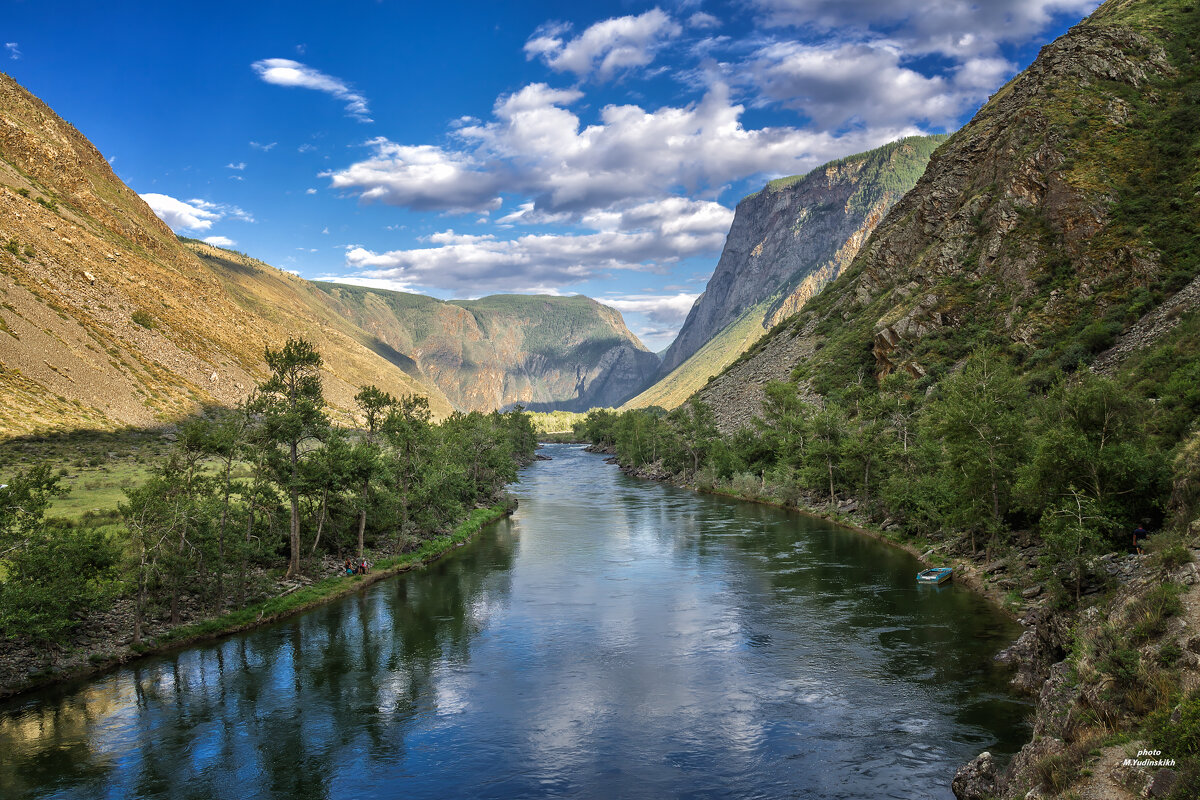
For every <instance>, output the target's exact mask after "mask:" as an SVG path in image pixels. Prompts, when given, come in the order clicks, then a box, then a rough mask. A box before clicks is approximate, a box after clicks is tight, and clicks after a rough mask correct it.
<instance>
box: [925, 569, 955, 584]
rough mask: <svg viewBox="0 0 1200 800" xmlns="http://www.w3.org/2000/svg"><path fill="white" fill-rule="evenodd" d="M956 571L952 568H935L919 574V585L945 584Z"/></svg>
mask: <svg viewBox="0 0 1200 800" xmlns="http://www.w3.org/2000/svg"><path fill="white" fill-rule="evenodd" d="M953 573H954V570H953V569H951V568H950V567H933V568H932V569H927V570H925V571H924V572H918V573H917V583H945V582H946V581H948V580H950V576H951V574H953Z"/></svg>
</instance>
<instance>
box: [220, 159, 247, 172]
mask: <svg viewBox="0 0 1200 800" xmlns="http://www.w3.org/2000/svg"><path fill="white" fill-rule="evenodd" d="M245 168H246V162H245V161H239V162H238V163H236V164H233V163H229V164H226V165H225V169H236V170H243V169H245Z"/></svg>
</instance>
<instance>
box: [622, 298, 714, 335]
mask: <svg viewBox="0 0 1200 800" xmlns="http://www.w3.org/2000/svg"><path fill="white" fill-rule="evenodd" d="M699 296H700V295H698V294H688V293H686V292H680V293H678V294H668V295H660V294H630V295H624V296H617V297H605V298H603V299H602V300H601V302H602V303H604V304H605V305H609V306H612V307H613V308H615V309H617V310H618V311H620V312H622V313H625V314H630V313H632V314H645V315H646V316H647V317H649V318H650V319H652V320H653V321H654V322H656V323H658V324H659V325H661V326H663V327H674V328H676V329H678V328H679V327H680V326H681V325H683V321H684V320H685V319H687V315H688V312H689V311H691V310H692V304H694V303H695V302H696V298H697V297H699Z"/></svg>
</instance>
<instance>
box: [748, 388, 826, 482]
mask: <svg viewBox="0 0 1200 800" xmlns="http://www.w3.org/2000/svg"><path fill="white" fill-rule="evenodd" d="M764 395H765V396H764V397H763V416H762V418H761V419H759V418H758V417H755V418H754V425H755V428H757V429H758V430H759V431H761V433H762V437H763V439H764V444H765V445H766V446H767V448H768V449H770V450H771V451H772V452H774V453H775V460H776V462H777V463H779V464H783V465H785V466H789V467H797V468H798V467H799V466H800V465H801V464H803V463H804V458H805V454H806V443H807V441H808V436H809V434H810V433H811V429H812V414H813V407H812V405H810V404H809V403H806V402H804V400H802V399H801V397H800V393H799V391H798V390H797V387H796V384H794V383H783V382H780V381H771V382H770V383H768V384H767V385H766V386H765V387H764Z"/></svg>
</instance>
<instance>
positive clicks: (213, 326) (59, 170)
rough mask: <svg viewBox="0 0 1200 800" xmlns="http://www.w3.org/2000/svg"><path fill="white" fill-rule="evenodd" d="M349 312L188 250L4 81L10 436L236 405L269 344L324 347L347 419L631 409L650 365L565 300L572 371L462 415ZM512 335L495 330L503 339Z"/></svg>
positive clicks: (616, 330) (1, 299)
mask: <svg viewBox="0 0 1200 800" xmlns="http://www.w3.org/2000/svg"><path fill="white" fill-rule="evenodd" d="M380 294H388V293H380ZM429 302H430V303H432V304H434V305H445V304H440V303H438V301H433V300H431V301H429ZM577 302H579V301H577ZM338 305H339V304H338V303H337V302H334V301H333V300H332V297H331V295H330V293H329V291H326V290H325V289H324V288H323V287H321V286H319V285H317V284H313V283H310V282H308V281H305V280H303V279H301V278H298V277H296V276H293V275H290V274H288V273H285V272H283V271H281V270H278V269H275V268H273V267H270V266H268V265H266V264H263V263H262V262H257V261H254V260H253V259H248V258H245V257H243V256H241V255H239V254H235V253H231V252H230V251H224V250H219V249H217V248H213V247H209V246H207V245H204V244H202V243H199V242H192V243H190V245H187V244H185V243H183V242H181V241H180V240H179V239H178V238H177V237H176V236H175V235H174V234H173V233H172V232H171V231H170V229H168V228H167V226H166V225H165V224H163V223H162V222H161V221H160V220H159V219H158V218H157V217H156V216H155V215H154V213H153V212H152V211H151V210H150V208H149V207H148V206H147V205H146V204H145V203H144V202H143V201H142V200H141V198H139V197H138V196H137V194H135V193H134V192H133V191H132V190H131V189H129V188H128V187H127V186H125V185H124V184H123V183H122V182H121V181H120V179H118V178H117V177H116V176H115V175H114V174H113V172H112V170H111V169H110V167H109V165H108V163H107V162H106V161H105V159H104V158H103V156H102V155H101V154H100V153H99V152H98V151H97V150H96V148H95V147H94V146H92V144H91V143H90V142H89V141H88V140H87V139H86V138H85V137H84V136H83V135H82V134H81V133H80V132H79V131H77V130H76V129H75V128H74V127H72V126H71V125H70V124H68V123H66V122H64V121H63V120H62V119H61V118H60V117H58V116H57V115H56V114H55V113H54V112H53V111H51V110H50V109H49V108H48V107H47V106H46V105H45V104H44V103H42V102H41V101H40V100H38V99H37V98H35V97H33V96H32V95H31V94H29V93H28V92H27V91H26V90H25V89H23V88H22V87H20V86H19V85H18V84H17V83H16V82H14V81H13V80H12V79H11V78H9V77H8V76H6V75H2V74H0V392H2V393H3V396H4V398H5V402H4V403H3V404H0V435H3V436H11V435H19V434H26V433H34V432H44V431H49V430H66V429H74V428H85V427H87V428H116V427H124V426H147V425H160V424H163V423H166V422H170V421H173V420H175V419H178V418H181V417H183V416H186V415H188V414H191V413H194V412H195V411H196V410H197V409H198V408H200V407H202V406H203V405H206V404H211V403H216V404H222V405H228V404H231V403H234V402H236V401H237V400H238V399H240V398H241V397H243V396H244V395H245V393H246V392H247V391H248V390H249V389H250V388H251V387H252V386H253V385H254V384H255V383H256V382H257V381H258V380H260V379H261V378H262V377H263V375H264V374H265V364H264V363H263V360H262V354H263V348H264V346H266V345H272V346H278V345H280V344H282V342H283V341H284V340H285V339H286V338H287V337H288V336H295V335H301V336H304V337H306V338H308V339H310V340H312V341H313V342H314V343H315V344H316V345H317V347H318V349H319V350H320V352H321V353H322V355H323V356H324V359H325V364H326V375H325V384H326V392H327V395H328V397H329V399H330V401H331V403H332V405H333V406H334V408H336V409H341V410H343V411H347V412H348V411H350V410H351V409H353V407H354V403H353V396H354V394H355V392H356V391H357V390H358V388H359V387H360V386H362V385H364V384H368V383H374V384H376V385H378V386H380V388H382V389H384V390H386V391H388V392H391V393H392V394H395V395H399V394H414V393H415V394H420V395H425V396H427V397H429V400H430V405H431V407H432V409H433V410H434V413H435V415H437V416H439V417H441V416H445V415H447V414H449V413H450V412H451V411H452V410H453V409H454V408H456V407H457V408H491V407H495V406H494V405H492V404H491V403H492V402H493V401H495V403H496V404H501V403H507V402H515V401H519V400H523V399H525V398H526V397H528V398H529V399H530V400H532V401H536V402H542V403H546V404H547V405H554V404H556V403H559V402H566V403H568V404H571V403H578V402H581V401H580V392H581V391H582V392H583V393H584V395H585V396H586V397H588V398H591V397H593V396H595V397H602V398H604V400H605V401H608V402H619V400H620V399H624V398H623V397H621V396H620V395H621V394H622V392H624V393H625V395H626V396H627V395H628V394H632V393H633V392H634V391H635V390H636V389H637V388H639V387H640V385H641V382H642V380H643V375H644V374H645V373H646V372H647V371H650V370H651V367H649V366H647V365H648V361H649V359H653V358H654V356H652V355H649V354H647V353H645V351H644V348H643V347H642V346H641V344H640V342H638V341H637V340H636V338H635V337H633V336H632V334H630V333H629V332H628V331H627V330H626V329H625V327H624V324H623V322H622V321H621V319H620V315H619V314H618V313H617V312H615V311H613V310H612V309H601V307H599V306H597V305H596V304H591V305H592V306H595V308H593V310H592V312H591V313H592V317H593V318H594V319H593V320H592V321H591V323H589V324H590V325H591V327H588V328H587V332H586V333H582V332H580V331H576V330H575V329H574V328H571V325H572V324H574V323H573V322H571V323H569V322H567V321H566V320H567V319H570V320H575V319H576V317H577V316H578V315H577V314H576V313H575V311H574V310H573V309H568V308H566V307H567V306H570V305H571V303H570V301H564V302H563V303H558V301H555V302H553V303H550V312H547V313H545V314H544V317H545V318H546V320H547V321H549V320H550V319H551V318H552V317H553V316H554V315H553V311H554V310H556V309H559V308H563V309H564V314H565V317H564V321H563V322H562V323H561V324H562V325H563V326H564V328H563V331H564V336H563V341H564V342H567V343H568V344H569V343H571V342H572V341H574V342H575V344H576V345H577V350H576V351H575V352H574V353H558V354H557V355H558V356H559V361H558V362H556V368H560V369H561V370H562V371H563V375H562V376H557V375H556V376H555V377H554V378H553V379H547V380H546V383H545V385H541V386H538V387H537V388H536V389H528V388H527V389H522V388H521V387H520V386H517V388H514V389H513V390H512V391H510V392H508V394H505V391H507V390H505V391H493V392H491V393H490V394H488V393H487V392H481V393H480V394H479V396H478V397H477V398H474V397H468V396H467V394H464V393H463V392H457V394H456V397H458V398H459V400H461V402H459V401H455V402H452V401H451V400H450V399H448V398H447V396H446V394H445V393H444V392H443V391H442V389H440V388H439V384H438V382H437V380H434V379H431V378H430V376H429V375H428V374H426V373H425V372H423V371H422V370H421V368H420V367H419V366H417V365H416V359H415V358H414V357H413V356H411V355H406V354H404V353H400V352H399V351H397V350H396V349H395V347H393V346H392V345H389V344H388V343H386V342H384V341H381V340H380V339H379V338H378V337H377V336H376V334H374V333H370V332H368V331H366V330H364V329H362V328H360V327H358V325H357V324H355V322H354V321H352V320H350V319H348V318H346V317H344V316H340V315H339V314H338V311H337V308H338ZM454 313H462V312H461V310H458V311H455V312H454ZM503 324H505V323H504V322H499V321H498V322H496V323H495V325H496V330H493V332H492V334H491V335H504V334H503V331H499V330H498V329H499V328H500V327H502V325H503ZM547 324H551V325H553V324H554V323H552V322H547ZM584 327H587V326H584ZM568 328H570V329H571V330H572V331H574V333H572V334H569V335H568V334H567V333H566V331H567V329H568ZM602 328H603V329H605V332H604V333H603V334H601V333H599V332H598V331H600V330H601V329H602ZM476 333H478V331H476ZM470 335H475V334H474V333H472V334H470ZM572 335H574V336H575V339H574V340H573V339H572V338H571V336H572ZM589 337H590V338H589ZM485 338H486V337H485ZM518 338H519V337H518ZM618 340H621V341H620V342H618ZM596 342H605V343H607V346H606V347H605V346H600V345H597V344H596ZM593 345H595V346H593ZM472 346H473V345H470V344H467V343H464V344H463V347H464V348H465V349H467V350H470V349H471V347H472ZM510 355H511V360H512V361H513V363H516V362H517V361H519V360H520V359H519V357H518V355H512V354H510ZM544 355H545V354H530V359H531V360H532V361H534V362H537V359H538V358H539V357H543V356H544ZM486 357H487V356H486V355H480V357H479V358H477V359H474V360H471V359H468V361H470V363H472V364H478V363H486ZM572 358H575V359H579V360H572ZM449 361H452V359H449V360H448V362H447V363H449ZM637 365H640V366H637ZM522 368H523V369H526V371H527V372H528V369H527V368H525V367H522ZM447 369H449V368H448V367H447ZM498 369H499V372H500V373H503V374H504V375H505V376H506V377H507V372H505V369H506V368H505V367H499V368H498ZM639 369H640V370H642V372H639V371H638V370H639ZM445 371H446V370H442V372H445ZM534 372H536V370H534ZM438 374H440V373H438ZM521 374H525V373H521ZM476 377H478V376H476ZM622 381H627V383H622ZM444 382H445V383H446V385H447V386H451V385H455V384H454V381H452V380H446V381H444ZM500 382H501V383H503V382H504V381H503V380H501V381H500ZM460 383H461V382H460ZM510 383H515V384H520V378H519V377H518V378H516V379H515V380H514V381H510ZM510 396H511V399H510ZM485 398H486V399H485Z"/></svg>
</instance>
